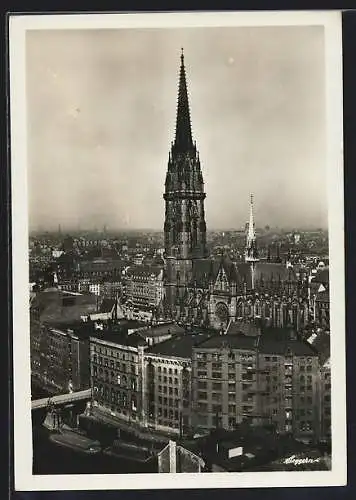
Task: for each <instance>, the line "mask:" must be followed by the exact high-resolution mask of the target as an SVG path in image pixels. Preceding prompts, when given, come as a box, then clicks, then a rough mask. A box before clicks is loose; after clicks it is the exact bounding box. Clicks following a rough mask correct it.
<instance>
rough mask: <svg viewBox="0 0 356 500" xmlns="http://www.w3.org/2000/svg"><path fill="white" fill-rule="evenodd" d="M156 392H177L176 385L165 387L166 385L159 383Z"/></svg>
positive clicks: (176, 393)
mask: <svg viewBox="0 0 356 500" xmlns="http://www.w3.org/2000/svg"><path fill="white" fill-rule="evenodd" d="M158 392H160V393H163V394H175V395H178V394H179V390H178V387H174V388H173V387H167V386H166V385H163V386H162V385H159V386H158Z"/></svg>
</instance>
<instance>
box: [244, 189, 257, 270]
mask: <svg viewBox="0 0 356 500" xmlns="http://www.w3.org/2000/svg"><path fill="white" fill-rule="evenodd" d="M245 261H246V262H257V261H258V252H257V242H256V230H255V220H254V216H253V194H251V197H250V219H249V222H248V230H247V238H246V249H245Z"/></svg>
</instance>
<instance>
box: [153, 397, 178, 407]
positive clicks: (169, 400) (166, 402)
mask: <svg viewBox="0 0 356 500" xmlns="http://www.w3.org/2000/svg"><path fill="white" fill-rule="evenodd" d="M179 402H180V399H174V398H165V397H162V396H158V403H159V404H160V405H165V406H175V407H176V408H178V407H179Z"/></svg>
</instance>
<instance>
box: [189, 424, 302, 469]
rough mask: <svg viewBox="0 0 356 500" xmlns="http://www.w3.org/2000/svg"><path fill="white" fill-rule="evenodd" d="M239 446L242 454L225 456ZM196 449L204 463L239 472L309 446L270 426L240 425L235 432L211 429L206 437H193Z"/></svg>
mask: <svg viewBox="0 0 356 500" xmlns="http://www.w3.org/2000/svg"><path fill="white" fill-rule="evenodd" d="M240 446H242V448H243V450H242V453H243V454H242V455H240V456H236V457H233V458H228V450H229V449H232V448H235V447H240ZM197 448H198V449H197ZM195 449H196V453H199V454H200V455H201V456H202V457H203V459H205V460H206V462H207V463H210V464H216V465H219V466H221V467H222V468H223V469H225V470H227V471H241V470H246V469H249V468H250V467H251V466H256V465H260V464H263V463H268V462H270V461H271V460H273V459H276V458H278V457H280V456H281V455H285V454H288V453H289V454H292V453H297V452H299V451H302V450H306V449H308V446H307V445H305V444H303V443H300V442H299V441H297V440H295V439H293V438H292V437H290V436H284V435H278V434H276V432H274V430H273V429H272V428H271V429H270V430H267V429H265V428H263V427H253V428H252V427H250V426H248V425H246V424H240V425H239V426H238V429H236V430H234V431H224V430H223V429H216V430H213V431H211V433H210V435H209V436H206V437H203V438H200V439H197V440H196V444H195ZM249 454H251V455H249Z"/></svg>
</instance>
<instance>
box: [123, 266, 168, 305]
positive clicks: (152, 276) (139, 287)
mask: <svg viewBox="0 0 356 500" xmlns="http://www.w3.org/2000/svg"><path fill="white" fill-rule="evenodd" d="M124 290H125V295H126V300H127V302H128V303H129V304H130V306H131V307H132V308H133V309H135V308H137V309H139V310H143V311H144V310H148V311H151V312H152V311H155V310H156V309H158V308H159V307H160V305H161V303H162V298H163V269H162V267H159V266H131V267H129V268H128V269H127V270H126V273H125V288H124Z"/></svg>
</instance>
